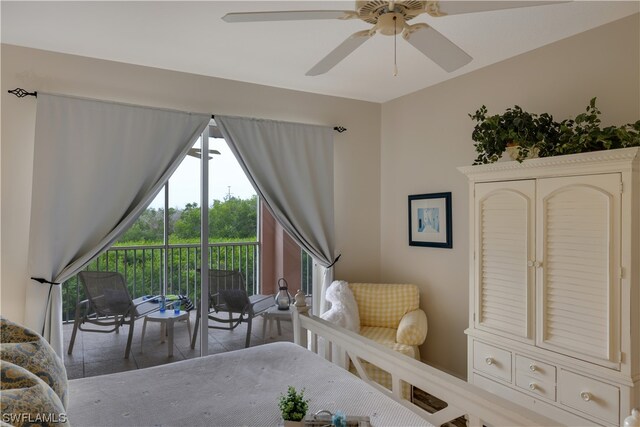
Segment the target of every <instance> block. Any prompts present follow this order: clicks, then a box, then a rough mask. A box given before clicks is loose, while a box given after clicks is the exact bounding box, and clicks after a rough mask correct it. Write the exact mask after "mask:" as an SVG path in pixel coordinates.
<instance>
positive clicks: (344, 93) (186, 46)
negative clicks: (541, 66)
mask: <svg viewBox="0 0 640 427" xmlns="http://www.w3.org/2000/svg"><path fill="white" fill-rule="evenodd" d="M1 8H2V9H1V14H2V15H1V19H2V29H1V39H2V43H8V44H14V45H20V46H27V47H33V48H38V49H45V50H51V51H57V52H65V53H71V54H76V55H82V56H88V57H94V58H101V59H108V60H114V61H120V62H127V63H132V64H139V65H146V66H152V67H158V68H164V69H170V70H177V71H185V72H189V73H195V74H202V75H207V76H215V77H222V78H227V79H233V80H240V81H245V82H252V83H259V84H264V85H269V86H276V87H282V88H288V89H295V90H301V91H306V92H314V93H321V94H327V95H336V96H341V97H347V98H355V99H361V100H368V101H374V102H385V101H388V100H391V99H394V98H397V97H399V96H402V95H405V94H408V93H411V92H414V91H416V90H419V89H422V88H425V87H428V86H431V85H434V84H436V83H439V82H442V81H444V80H447V79H450V78H453V77H456V76H459V75H462V74H465V73H468V72H470V71H473V70H476V69H478V68H481V67H485V66H487V65H490V64H493V63H495V62H498V61H502V60H504V59H507V58H510V57H513V56H515V55H518V54H521V53H524V52H527V51H530V50H532V49H536V48H538V47H540V46H544V45H546V44H549V43H552V42H554V41H557V40H560V39H563V38H566V37H569V36H572V35H574V34H578V33H580V32H583V31H586V30H589V29H591V28H595V27H598V26H600V25H603V24H606V23H608V22H611V21H614V20H617V19H620V18H623V17H625V16H628V15H631V14H633V13H637V12H638V11H640V3H639V2H638V1H637V0H635V1H621V2H612V1H572V2H565V3H559V4H553V5H547V6H536V7H527V8H518V9H509V10H500V11H491V12H480V13H472V14H465V15H452V16H445V17H440V18H433V17H431V16H429V15H426V14H424V15H420V16H418V17H417V18H415V19H414V20H412V21H411V22H410V23H411V24H414V23H417V22H425V23H428V24H429V25H431V26H433V28H435V29H436V30H437V31H439V32H441V33H442V34H444V35H445V36H446V37H447V38H449V39H450V40H451V41H453V42H454V43H456V44H457V45H458V46H460V47H461V48H462V49H464V50H465V51H466V52H467V53H468V54H469V55H471V56H472V57H473V58H474V59H473V61H472V62H471V63H469V64H468V65H466V66H464V67H462V68H460V69H459V70H457V71H455V72H453V73H447V72H445V71H444V70H442V69H441V68H440V67H438V66H437V65H435V64H434V63H433V62H432V61H431V60H430V59H428V58H427V57H425V56H423V55H422V54H421V53H420V52H418V51H417V50H416V49H415V48H414V47H412V46H411V45H409V44H408V43H406V42H405V41H404V40H403V39H402V38H399V39H398V40H397V42H398V44H397V48H398V53H397V54H398V67H399V75H398V76H397V77H394V76H393V42H394V40H393V37H388V36H382V35H376V36H375V37H373V38H371V39H370V40H368V41H367V42H366V43H364V44H363V45H362V46H361V47H360V48H358V49H357V50H356V51H355V52H354V53H352V54H351V55H350V56H348V57H347V58H346V59H345V60H344V61H342V62H341V63H340V64H338V65H337V66H336V67H335V68H334V69H332V70H331V71H329V72H328V73H327V74H324V75H321V76H316V77H309V76H305V73H306V72H307V70H309V69H310V68H311V67H312V66H313V65H314V64H316V63H317V62H318V61H319V60H320V59H322V58H323V57H324V56H325V55H326V54H327V53H328V52H330V51H331V50H332V49H333V48H334V47H336V46H337V45H338V44H340V43H341V42H342V41H343V40H345V39H346V38H347V37H348V36H349V35H351V34H352V33H354V32H356V31H359V30H364V29H367V28H369V25H368V24H366V23H364V22H362V21H360V20H348V21H342V20H322V21H303V22H290V21H289V22H264V23H235V24H230V23H226V22H224V21H222V20H221V19H220V18H221V17H222V16H223V15H225V14H226V13H228V12H243V11H270V10H273V11H275V10H325V9H326V10H353V9H354V8H355V2H354V1H278V2H274V1H206V2H205V1H196V2H152V1H142V2H120V1H111V2H55V1H45V2H30V1H28V2H10V1H2V3H1ZM26 89H37V88H26Z"/></svg>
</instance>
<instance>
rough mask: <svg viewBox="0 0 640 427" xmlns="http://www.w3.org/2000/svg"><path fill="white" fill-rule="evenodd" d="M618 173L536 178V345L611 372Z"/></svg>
mask: <svg viewBox="0 0 640 427" xmlns="http://www.w3.org/2000/svg"><path fill="white" fill-rule="evenodd" d="M620 183H621V176H620V175H619V174H605V175H592V176H582V177H566V178H547V179H540V180H538V192H537V201H536V206H537V208H536V215H537V224H538V228H537V230H538V234H537V242H538V244H537V261H538V262H539V267H538V269H537V270H538V271H537V272H536V277H537V280H538V283H537V289H538V295H537V299H538V314H537V317H538V325H537V334H536V335H537V336H536V341H537V345H539V346H540V347H545V348H548V349H550V350H554V351H558V352H561V353H564V354H568V355H570V356H573V357H576V358H579V359H582V360H587V361H590V362H594V363H598V364H601V365H604V366H609V367H615V365H616V363H617V362H619V360H618V357H619V356H618V351H619V346H620V344H619V323H620V319H619V316H620V314H619V313H620V309H619V307H620V289H619V280H618V278H617V275H618V272H619V265H620V254H619V252H620V199H621V197H620V188H621V187H620Z"/></svg>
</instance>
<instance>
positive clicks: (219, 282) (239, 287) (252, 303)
mask: <svg viewBox="0 0 640 427" xmlns="http://www.w3.org/2000/svg"><path fill="white" fill-rule="evenodd" d="M274 304H275V301H274V299H273V296H271V295H252V296H249V295H248V294H247V291H246V286H245V282H244V277H243V276H242V273H240V272H239V271H230V270H209V313H208V314H207V317H208V318H209V320H213V321H214V322H218V323H221V324H223V325H224V326H219V325H215V324H213V325H212V324H208V325H207V326H208V327H209V328H211V329H225V330H233V329H235V328H236V327H238V325H240V324H241V323H246V324H247V336H246V340H245V347H249V345H250V344H251V323H252V320H253V318H254V317H256V316H258V315H260V314H262V313H263V312H264V311H266V310H268V309H269V308H270V307H272V306H273V305H274ZM197 306H198V309H197V316H196V324H195V327H194V329H193V337H192V338H191V348H195V346H196V337H197V336H198V327H199V326H200V306H201V305H200V304H197ZM223 313H227V316H226V317H219V316H220V315H221V314H223Z"/></svg>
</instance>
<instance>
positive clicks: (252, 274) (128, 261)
mask: <svg viewBox="0 0 640 427" xmlns="http://www.w3.org/2000/svg"><path fill="white" fill-rule="evenodd" d="M258 246H259V244H258V242H242V243H213V244H209V255H208V258H209V268H211V269H219V270H235V271H240V272H242V274H243V275H244V277H245V281H246V286H247V293H248V294H249V295H253V294H255V293H259V292H260V289H259V281H258V270H259V268H258ZM165 249H166V250H167V260H168V262H167V294H169V295H172V294H176V295H177V294H181V295H186V296H188V297H189V298H191V300H192V301H194V303H195V301H196V300H198V299H199V297H200V273H199V270H200V245H199V244H179V245H169V246H168V247H166V248H165V246H164V245H152V246H116V247H112V248H111V249H109V250H108V251H106V252H105V253H103V254H102V255H100V256H99V257H98V258H96V259H95V260H94V261H92V262H91V263H90V264H89V265H88V266H87V267H86V268H85V269H86V270H88V271H117V272H119V273H122V275H123V276H124V278H125V280H126V283H127V287H128V288H129V293H130V294H131V297H132V298H138V297H141V296H143V295H159V294H162V292H163V283H164V281H165V269H164V251H165ZM309 288H310V286H309ZM85 298H86V297H85V294H84V289H83V288H82V286H81V285H80V282H79V280H78V278H77V276H74V277H72V278H70V279H69V280H67V281H66V282H64V283H63V285H62V313H63V314H62V317H63V321H65V322H68V321H73V319H74V317H75V308H76V304H77V303H78V301H82V300H84V299H85Z"/></svg>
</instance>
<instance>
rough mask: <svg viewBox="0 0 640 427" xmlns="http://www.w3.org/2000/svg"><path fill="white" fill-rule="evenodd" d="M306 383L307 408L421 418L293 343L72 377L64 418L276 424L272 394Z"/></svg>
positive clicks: (112, 422) (392, 422)
mask: <svg viewBox="0 0 640 427" xmlns="http://www.w3.org/2000/svg"><path fill="white" fill-rule="evenodd" d="M288 385H292V386H294V387H296V388H303V387H304V388H305V390H306V391H305V395H306V396H307V397H308V398H310V399H311V402H310V404H309V412H310V413H313V412H316V411H319V410H321V409H326V410H329V411H331V412H335V411H336V410H342V411H343V412H344V413H345V414H348V415H360V416H369V417H370V419H371V424H372V425H373V426H424V425H429V424H428V423H427V422H426V421H425V420H424V419H422V418H420V417H418V416H417V415H416V414H414V413H413V412H412V411H410V410H408V409H406V408H405V407H403V406H402V405H401V404H399V403H397V402H396V401H394V400H393V399H391V398H389V397H387V396H385V395H383V394H382V393H380V392H379V391H377V390H375V389H374V388H373V387H371V386H370V385H368V384H366V383H365V382H363V381H361V380H360V379H359V378H357V377H355V376H354V375H352V374H350V373H349V372H347V371H345V370H343V369H341V368H340V367H338V366H337V365H334V364H332V363H330V362H327V361H326V360H324V359H322V358H321V357H319V356H317V355H315V354H313V353H311V352H309V351H307V350H305V349H304V348H302V347H300V346H297V345H295V344H292V343H273V344H267V345H263V346H258V347H252V348H249V349H245V350H239V351H233V352H229V353H223V354H216V355H212V356H207V357H204V358H197V359H191V360H185V361H181V362H176V363H173V364H170V365H163V366H157V367H153V368H147V369H142V370H138V371H127V372H120V373H116V374H110V375H103V376H98V377H90V378H82V379H77V380H71V381H69V389H70V393H69V408H68V416H69V421H70V423H71V425H73V426H76V427H80V426H203V425H207V426H276V425H278V424H279V423H281V422H282V421H281V418H280V413H279V411H278V406H277V398H278V396H279V395H280V393H284V392H285V391H286V389H287V386H288Z"/></svg>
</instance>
